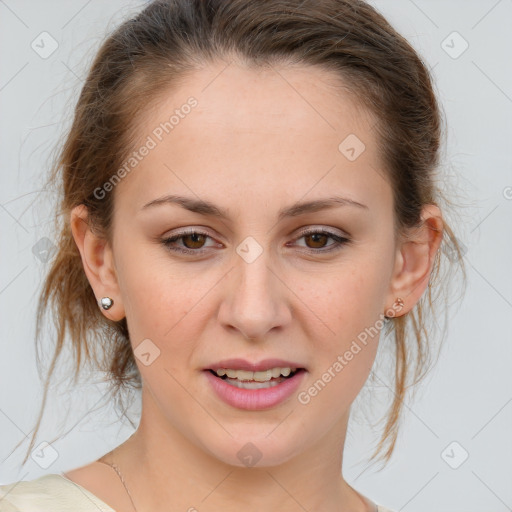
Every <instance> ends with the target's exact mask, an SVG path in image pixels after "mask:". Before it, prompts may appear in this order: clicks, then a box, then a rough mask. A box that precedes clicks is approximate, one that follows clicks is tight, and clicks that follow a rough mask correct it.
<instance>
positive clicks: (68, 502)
mask: <svg viewBox="0 0 512 512" xmlns="http://www.w3.org/2000/svg"><path fill="white" fill-rule="evenodd" d="M70 510H72V511H73V512H98V511H100V512H116V511H115V510H114V509H113V508H111V507H109V506H108V505H107V504H106V503H104V502H103V501H101V500H100V499H99V498H98V497H96V496H95V495H94V494H92V493H91V492H90V491H88V490H87V489H85V488H83V487H81V486H80V485H78V484H76V483H75V482H72V481H71V480H69V479H68V478H66V477H64V476H63V475H61V474H57V473H52V474H48V475H44V476H41V477H39V478H36V479H35V480H31V481H26V482H25V481H18V482H14V483H11V484H8V485H0V512H69V511H70ZM377 510H378V512H394V511H393V510H390V509H389V508H386V507H383V506H381V505H377Z"/></svg>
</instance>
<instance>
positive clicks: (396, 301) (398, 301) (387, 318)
mask: <svg viewBox="0 0 512 512" xmlns="http://www.w3.org/2000/svg"><path fill="white" fill-rule="evenodd" d="M393 306H398V307H399V308H400V309H402V308H403V306H404V301H403V299H402V298H401V297H397V298H396V300H395V302H394V304H393ZM394 316H395V315H393V316H387V315H384V318H385V319H386V320H389V319H390V318H394Z"/></svg>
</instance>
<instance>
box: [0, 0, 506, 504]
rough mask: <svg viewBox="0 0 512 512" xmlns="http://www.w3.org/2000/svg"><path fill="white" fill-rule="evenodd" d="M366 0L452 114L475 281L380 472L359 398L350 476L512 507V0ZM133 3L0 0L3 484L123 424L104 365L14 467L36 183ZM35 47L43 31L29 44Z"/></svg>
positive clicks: (75, 454) (22, 422)
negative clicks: (103, 48) (35, 450)
mask: <svg viewBox="0 0 512 512" xmlns="http://www.w3.org/2000/svg"><path fill="white" fill-rule="evenodd" d="M372 3H373V4H374V5H375V6H376V7H377V8H378V9H379V10H381V12H383V13H384V15H385V16H387V17H388V19H389V21H390V22H391V23H392V24H393V25H394V26H395V27H396V28H397V29H398V30H399V31H400V32H401V33H402V34H403V35H404V36H405V37H406V38H407V39H408V40H409V41H410V42H411V43H412V44H413V46H414V47H415V48H416V49H417V50H418V51H419V52H420V53H421V55H423V57H424V58H425V60H426V62H427V63H428V65H429V66H430V67H431V68H432V69H433V73H434V76H435V80H436V88H437V91H438V95H439V98H440V100H441V103H442V105H443V108H444V111H445V114H446V117H447V122H448V133H447V141H448V143H447V146H446V151H445V162H444V168H445V172H446V173H447V175H449V176H451V178H450V180H451V182H453V184H454V185H453V187H455V189H456V191H457V192H456V195H452V196H451V197H452V198H453V199H454V200H455V201H456V202H460V204H461V205H463V209H462V217H461V219H462V220H459V221H457V223H456V224H457V225H456V226H455V227H457V228H458V229H459V231H458V237H459V239H460V240H461V241H462V243H463V244H464V246H465V247H466V252H465V256H464V257H465V260H466V263H467V266H468V278H469V283H468V290H467V295H466V296H465V298H464V300H463V301H459V302H458V306H459V307H458V309H454V310H453V312H451V313H450V325H449V331H448V333H447V336H446V342H445V343H446V345H445V347H444V350H443V352H442V356H441V359H440V361H439V363H438V365H437V366H436V367H435V369H434V371H433V372H432V373H431V374H429V376H428V378H427V379H426V381H425V382H424V383H423V385H422V386H421V388H420V389H419V391H418V394H417V396H416V401H409V402H408V403H407V404H406V407H405V409H406V412H405V420H404V423H403V425H402V429H401V432H400V437H399V440H398V444H397V447H396V452H395V455H394V456H393V458H392V460H391V462H390V463H389V464H388V466H387V467H386V468H385V469H383V470H382V471H377V470H376V468H375V467H372V468H369V469H366V471H365V468H366V466H367V464H366V460H367V458H368V457H369V456H370V455H371V452H372V449H373V447H374V446H375V445H376V442H377V440H378V438H379V434H380V432H381V431H380V430H379V428H378V427H370V426H369V425H368V424H367V422H366V421H364V420H362V421H359V420H357V419H356V417H361V418H362V416H361V415H360V414H359V413H358V410H359V409H358V410H356V413H357V414H355V416H354V420H351V423H350V427H349V433H348V437H347V443H346V449H345V460H344V475H345V478H346V479H347V480H348V482H349V483H351V484H352V485H353V486H354V487H355V488H356V489H358V490H360V491H361V492H363V493H365V494H367V495H368V496H369V497H371V498H372V499H373V500H374V501H376V502H377V503H381V504H384V505H386V506H389V507H392V508H394V509H396V510H397V511H398V510H400V511H402V510H403V511H413V510H414V511H416V512H423V511H425V512H426V511H427V510H428V511H431V510H433V509H435V510H436V511H438V512H442V511H462V510H463V511H464V512H483V511H485V512H489V511H491V510H492V511H496V512H498V511H505V510H512V485H511V482H512V436H511V435H510V434H511V432H512V428H511V427H512V372H511V371H510V366H511V362H512V343H511V341H512V340H511V335H510V327H509V322H508V320H509V319H510V318H511V313H512V310H511V308H512V272H511V270H510V264H511V261H512V260H511V255H512V251H511V249H512V243H511V238H512V237H511V222H510V221H511V218H512V217H511V214H512V156H511V155H512V150H511V145H512V72H511V62H512V61H511V58H510V51H511V50H512V31H511V30H510V27H511V23H512V1H511V0H499V1H496V0H478V1H474V0H472V1H468V0H457V1H455V0H450V1H441V0H439V1H432V0H430V1H427V0H423V1H421V0H415V1H412V0H393V1H391V0H379V1H374V2H372ZM142 5H143V2H128V1H121V0H115V1H109V2H105V1H100V0H89V1H82V0H80V1H77V0H74V1H69V0H61V1H56V0H51V1H45V2H37V1H34V0H33V1H27V0H17V1H14V0H5V1H4V0H0V38H1V41H0V59H1V69H2V73H1V75H0V108H1V113H2V115H1V118H0V130H1V136H0V154H1V155H2V159H1V174H0V179H1V187H0V224H1V236H2V240H1V258H2V260H1V262H2V264H1V265H0V311H1V314H2V318H1V323H0V329H1V349H2V350H1V357H0V375H1V384H0V389H1V401H0V433H1V445H0V462H1V470H0V484H3V483H8V482H11V481H13V480H19V479H23V480H29V479H33V478H36V477H37V476H40V475H42V474H45V473H56V472H60V471H65V470H66V469H71V468H74V467H78V466H80V465H83V464H86V463H88V462H90V461H92V460H94V459H96V458H97V457H99V456H100V455H101V454H103V453H105V452H106V451H109V450H110V449H112V448H113V447H114V446H116V445H117V444H119V443H120V442H122V441H123V440H124V439H125V438H126V437H128V436H129V435H130V434H131V432H132V430H133V428H132V427H131V426H130V425H129V423H127V422H126V421H124V422H121V423H120V422H119V421H117V419H116V416H115V414H114V411H113V409H112V407H111V406H109V405H108V403H107V406H106V407H103V408H102V407H101V406H102V404H103V403H105V400H106V398H105V386H104V385H102V384H101V383H100V379H99V378H98V379H90V380H89V381H87V382H81V383H79V385H77V386H76V388H74V389H71V391H70V392H69V393H60V394H57V389H55V390H53V391H52V393H51V397H50V399H49V403H48V409H47V412H46V414H45V417H44V421H43V425H42V429H41V431H40V434H39V436H38V439H37V442H36V446H38V445H39V444H40V443H43V442H45V441H47V442H51V441H52V440H53V439H54V438H55V437H56V436H58V435H61V434H65V435H63V437H62V438H61V439H59V440H57V441H55V442H54V443H53V444H52V445H51V446H49V447H46V448H45V446H46V445H43V447H42V448H43V451H44V453H45V457H43V458H42V459H40V460H37V457H34V458H29V460H28V462H27V463H26V464H25V465H24V466H23V467H20V463H21V461H22V459H23V456H24V454H25V451H26V449H27V447H28V436H29V435H30V434H31V432H32V429H33V427H34V424H35V419H36V413H37V412H38V410H39V405H40V400H41V397H42V386H41V383H40V381H39V377H38V374H37V369H36V364H35V356H36V353H35V348H34V342H33V338H34V325H35V308H36V299H37V294H38V291H39V287H40V283H41V279H42V276H43V275H44V272H45V269H46V268H47V265H48V263H47V262H45V254H46V253H45V252H44V251H45V250H47V249H49V250H50V254H51V243H52V242H51V240H52V236H53V235H52V224H51V210H52V206H51V203H50V202H49V201H48V199H47V198H45V197H44V196H43V195H41V194H40V191H41V188H42V184H43V175H44V172H45V170H46V169H47V168H48V165H49V162H50V159H51V157H52V156H53V155H52V150H53V148H54V146H55V144H56V143H57V141H58V140H59V138H61V137H62V136H63V134H64V133H65V130H66V128H67V127H68V126H69V122H70V113H71V109H72V107H73V104H74V102H75V101H76V97H77V94H78V90H79V87H80V85H81V82H82V79H83V77H84V74H85V71H86V68H87V65H88V64H89V63H90V61H91V58H92V57H93V55H94V52H95V50H96V49H97V47H98V44H99V43H100V41H101V40H102V38H103V36H104V35H105V34H106V32H108V31H109V30H111V29H112V28H113V27H115V26H116V25H117V23H118V22H119V21H120V20H121V19H123V18H125V17H126V16H128V15H129V14H131V13H133V12H136V11H137V10H138V9H139V8H140V6H142ZM454 31H456V32H457V33H458V34H453V32H454ZM42 32H48V33H49V34H50V35H51V38H53V40H54V41H55V43H52V41H51V39H50V38H49V37H48V36H46V35H43V36H41V35H40V34H41V33H42ZM41 38H46V39H44V41H45V43H44V48H43V44H42V43H41V42H40V41H41ZM443 41H444V42H443ZM33 42H34V43H33ZM466 43H467V44H468V45H469V46H468V48H467V49H466V50H465V51H464V52H463V53H461V52H462V50H463V49H464V48H465V45H466ZM32 44H33V45H34V46H35V45H36V44H39V47H35V48H37V51H36V49H34V48H33V47H32V46H31V45H32ZM51 44H56V45H58V46H57V47H56V49H55V51H54V52H53V53H52V54H51V55H49V56H47V55H41V54H42V52H44V51H46V52H49V51H50V50H51V49H52V47H51ZM459 54H460V55H459ZM43 57H44V58H43ZM45 237H47V238H48V239H49V240H47V241H46V242H45V240H46V239H45ZM45 243H46V244H47V245H45ZM47 339H48V337H47ZM379 352H380V350H379ZM59 375H62V377H64V376H65V368H64V369H63V370H62V371H61V373H60V374H59ZM57 387H58V382H56V388H57ZM386 392H387V389H386V388H385V387H384V388H383V389H380V390H379V389H378V388H371V387H368V388H366V387H365V389H364V390H363V392H362V393H361V395H360V397H358V403H359V402H361V403H363V402H364V400H366V398H369V397H370V396H372V397H374V398H379V393H382V396H384V395H385V396H386V397H388V398H389V396H388V395H386ZM360 399H361V400H360ZM379 404H381V400H379V399H378V400H375V405H374V406H373V407H374V410H375V411H376V412H375V416H372V418H374V419H378V418H379V417H380V416H379V414H382V413H384V412H385V405H386V403H382V404H381V405H379ZM136 411H137V403H135V404H134V406H133V407H132V412H134V413H136ZM135 422H136V423H137V420H135ZM381 426H382V425H381ZM23 439H25V441H24V442H23V443H22V444H21V446H19V447H18V448H16V449H15V446H16V444H17V443H18V442H19V441H20V440H23ZM466 456H467V459H466V460H464V458H465V457H466ZM42 466H45V467H42Z"/></svg>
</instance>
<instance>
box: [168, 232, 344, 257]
mask: <svg viewBox="0 0 512 512" xmlns="http://www.w3.org/2000/svg"><path fill="white" fill-rule="evenodd" d="M316 234H321V235H327V236H328V237H329V238H332V239H333V240H334V242H335V243H333V244H331V245H330V246H327V247H329V249H324V248H321V249H307V250H306V251H305V252H307V253H309V254H322V253H323V254H325V253H330V252H333V251H338V250H340V249H341V248H342V247H343V246H344V245H346V244H348V243H350V239H349V238H346V237H343V236H339V235H337V234H335V233H333V232H331V231H327V230H325V229H321V228H320V229H309V230H305V231H302V232H301V233H300V235H299V236H298V237H297V238H296V240H300V239H301V238H303V237H305V236H308V235H316ZM188 235H202V236H205V237H208V238H211V237H210V235H208V233H205V232H203V231H199V230H188V231H182V232H181V233H177V234H176V235H173V236H172V237H167V238H164V239H162V244H163V245H164V246H165V247H166V248H167V249H168V250H170V251H173V252H181V253H183V254H190V255H192V254H195V255H197V254H203V253H204V252H206V251H207V249H203V248H201V249H183V248H178V247H175V246H174V247H173V246H172V244H173V243H174V242H176V241H178V240H180V239H182V238H183V237H185V236H188Z"/></svg>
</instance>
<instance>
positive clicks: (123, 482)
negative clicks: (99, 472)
mask: <svg viewBox="0 0 512 512" xmlns="http://www.w3.org/2000/svg"><path fill="white" fill-rule="evenodd" d="M110 453H113V451H112V452H110ZM98 462H101V463H102V464H106V465H107V466H110V467H111V468H112V469H113V470H114V471H115V472H116V473H117V476H118V477H119V478H120V480H121V483H122V484H123V486H124V488H125V490H126V493H127V494H128V496H129V498H130V501H131V502H132V507H133V510H135V512H137V508H136V507H135V503H133V498H132V495H131V494H130V491H129V490H128V487H127V486H126V483H125V481H124V478H123V475H122V474H121V470H120V469H119V468H118V467H117V465H116V464H114V463H113V462H106V461H104V460H101V459H98Z"/></svg>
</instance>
